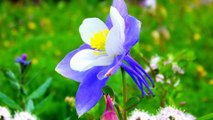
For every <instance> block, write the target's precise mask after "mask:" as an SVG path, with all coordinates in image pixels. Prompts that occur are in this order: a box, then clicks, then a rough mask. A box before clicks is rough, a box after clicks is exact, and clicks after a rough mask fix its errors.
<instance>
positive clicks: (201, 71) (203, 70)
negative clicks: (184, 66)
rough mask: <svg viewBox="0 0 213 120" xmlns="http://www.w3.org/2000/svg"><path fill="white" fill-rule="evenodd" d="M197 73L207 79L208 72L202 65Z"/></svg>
mask: <svg viewBox="0 0 213 120" xmlns="http://www.w3.org/2000/svg"><path fill="white" fill-rule="evenodd" d="M197 72H198V74H199V76H200V77H205V76H206V75H207V72H206V70H205V69H204V68H203V66H201V65H198V66H197Z"/></svg>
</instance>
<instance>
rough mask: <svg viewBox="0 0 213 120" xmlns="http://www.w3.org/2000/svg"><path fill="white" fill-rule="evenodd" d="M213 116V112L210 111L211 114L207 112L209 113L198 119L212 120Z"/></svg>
mask: <svg viewBox="0 0 213 120" xmlns="http://www.w3.org/2000/svg"><path fill="white" fill-rule="evenodd" d="M212 118H213V113H210V114H207V115H204V116H202V117H200V118H198V119H197V120H210V119H212Z"/></svg>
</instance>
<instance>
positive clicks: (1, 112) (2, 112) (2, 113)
mask: <svg viewBox="0 0 213 120" xmlns="http://www.w3.org/2000/svg"><path fill="white" fill-rule="evenodd" d="M2 118H3V120H11V115H10V112H9V110H8V109H7V108H5V107H1V106H0V119H2Z"/></svg>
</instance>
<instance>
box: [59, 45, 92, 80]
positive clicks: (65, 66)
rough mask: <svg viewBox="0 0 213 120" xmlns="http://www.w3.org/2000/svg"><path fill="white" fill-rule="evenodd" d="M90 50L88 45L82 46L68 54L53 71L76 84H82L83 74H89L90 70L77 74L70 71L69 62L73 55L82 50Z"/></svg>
mask: <svg viewBox="0 0 213 120" xmlns="http://www.w3.org/2000/svg"><path fill="white" fill-rule="evenodd" d="M88 48H90V47H89V46H88V45H86V44H84V45H82V46H81V47H80V48H78V49H76V50H74V51H72V52H70V53H68V54H67V55H66V56H65V57H64V59H63V60H62V61H61V62H60V63H59V64H58V65H57V67H56V68H55V70H56V71H57V72H58V73H60V74H61V75H63V76H64V77H67V78H70V79H73V80H75V81H77V82H82V80H83V79H84V78H85V74H87V73H89V72H90V70H88V71H85V72H78V71H75V70H72V69H71V67H70V60H71V58H72V57H73V55H75V54H76V53H77V52H79V51H81V50H83V49H88Z"/></svg>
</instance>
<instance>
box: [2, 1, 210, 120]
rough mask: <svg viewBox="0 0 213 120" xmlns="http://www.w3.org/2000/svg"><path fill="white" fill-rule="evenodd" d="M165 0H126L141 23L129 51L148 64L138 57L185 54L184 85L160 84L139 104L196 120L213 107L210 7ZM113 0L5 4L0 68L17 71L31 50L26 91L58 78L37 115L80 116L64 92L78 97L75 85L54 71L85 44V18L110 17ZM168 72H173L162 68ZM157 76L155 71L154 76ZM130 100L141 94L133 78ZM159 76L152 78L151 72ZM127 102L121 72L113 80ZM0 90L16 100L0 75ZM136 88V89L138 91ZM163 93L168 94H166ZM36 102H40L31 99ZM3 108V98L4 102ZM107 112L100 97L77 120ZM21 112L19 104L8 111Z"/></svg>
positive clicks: (206, 4) (129, 83)
mask: <svg viewBox="0 0 213 120" xmlns="http://www.w3.org/2000/svg"><path fill="white" fill-rule="evenodd" d="M204 1H205V0H188V1H183V0H161V1H157V8H156V10H150V9H146V8H145V7H144V6H142V5H141V4H140V3H139V1H137V0H129V1H127V0H126V3H127V6H128V11H129V14H131V15H132V16H134V17H136V18H138V19H139V20H140V21H142V32H141V35H140V41H139V43H138V44H137V45H136V46H135V47H133V49H132V50H131V53H132V56H133V58H135V59H136V60H137V61H138V62H139V63H140V64H141V65H142V66H143V67H144V68H145V66H146V64H145V63H144V61H143V60H142V59H141V57H140V56H139V54H143V56H144V57H145V58H146V59H147V60H148V61H150V59H151V57H152V56H154V55H159V56H160V57H162V58H165V59H166V58H167V56H168V55H173V56H174V57H175V58H176V57H177V56H178V55H179V56H180V57H182V58H184V57H187V58H188V59H187V60H186V61H184V62H182V61H177V62H178V63H179V64H180V66H181V67H182V68H183V69H184V71H185V74H184V75H181V76H178V77H179V78H180V79H181V80H180V84H179V85H178V86H177V87H171V86H169V85H168V84H161V83H157V82H156V87H155V88H154V89H153V91H154V93H155V97H151V96H149V97H145V98H144V99H143V100H142V102H141V103H140V105H139V106H137V108H139V109H144V110H146V111H148V112H150V113H156V112H157V110H158V109H159V108H160V106H162V103H161V102H162V96H163V98H164V99H163V101H164V103H165V104H166V105H172V106H176V107H178V108H180V109H183V110H185V111H186V112H189V113H191V114H193V115H195V116H196V117H200V116H203V115H205V114H208V113H210V112H213V94H212V91H213V73H212V71H213V66H212V62H213V53H212V50H213V30H212V28H213V22H212V20H213V16H212V12H213V4H212V1H211V0H210V1H209V2H208V0H206V1H207V2H206V3H205V2H204ZM111 2H112V1H111V0H79V1H77V0H64V1H62V0H52V1H51V0H45V1H43V0H41V1H40V2H39V0H38V1H36V0H34V2H33V1H31V0H11V1H10V0H1V1H0V56H1V57H0V69H8V70H12V71H13V72H14V73H16V74H17V76H18V72H19V70H18V65H17V63H15V59H16V58H17V57H18V56H20V55H21V54H22V53H26V54H27V55H28V58H29V59H30V60H32V66H31V69H30V71H29V72H28V73H27V78H32V77H33V76H36V77H35V79H34V80H33V82H32V83H30V84H29V86H28V89H27V92H29V91H33V90H35V89H36V88H37V87H38V86H40V85H41V84H42V83H43V82H45V80H46V79H47V78H49V77H52V79H53V81H52V83H51V85H50V88H49V89H48V91H47V93H45V95H44V96H43V97H42V98H39V99H40V100H42V99H44V98H45V97H46V96H48V95H52V97H51V99H48V101H47V102H45V104H44V105H43V106H42V107H40V108H39V109H35V110H34V111H33V114H35V115H37V116H38V117H39V118H40V119H41V120H42V119H55V120H56V119H57V120H61V119H66V118H68V117H70V118H71V119H77V116H76V112H75V107H74V106H72V105H70V104H68V103H66V102H65V98H66V97H67V96H70V97H75V93H76V91H77V88H78V83H76V82H74V81H72V80H69V79H66V78H64V77H62V76H61V75H59V74H58V73H56V72H55V70H54V69H55V67H56V65H57V64H58V63H59V62H60V61H61V60H62V58H63V57H64V56H65V55H66V54H67V53H69V52H70V51H72V50H74V49H76V48H78V47H79V46H80V45H81V44H82V43H83V41H82V40H81V38H80V34H79V31H78V30H79V26H80V24H81V23H82V21H83V20H84V19H85V18H88V17H98V18H100V19H101V20H103V21H105V20H106V17H107V16H108V14H109V9H110V6H111ZM160 69H161V70H162V71H164V73H171V71H169V70H167V69H164V68H163V66H161V68H160ZM152 77H153V76H152ZM127 79H128V93H129V94H128V97H129V98H130V97H132V96H134V95H136V96H140V95H141V93H140V91H139V90H138V89H137V87H136V85H135V83H134V82H133V80H131V78H130V77H129V76H128V77H127ZM153 79H154V77H153ZM108 85H109V86H111V87H112V88H113V89H114V91H115V94H116V96H117V98H116V102H118V103H122V80H121V73H120V72H118V73H116V74H115V75H113V76H112V77H111V78H110V80H109V81H108ZM0 91H1V92H2V93H5V94H6V95H8V96H10V97H11V98H12V99H14V101H18V100H17V99H16V98H17V92H16V91H15V90H14V89H13V88H12V86H11V85H10V84H9V81H8V78H6V77H5V76H4V74H3V73H2V72H1V73H0ZM136 91H137V92H136ZM165 91H166V94H165ZM34 102H35V103H37V102H38V101H34ZM0 105H1V106H4V103H3V102H1V101H0ZM104 109H105V103H104V100H103V99H102V100H101V101H100V102H99V103H98V105H97V106H96V107H94V108H93V109H92V110H91V111H89V112H88V113H87V114H86V115H84V116H82V117H81V118H80V119H82V120H83V119H91V120H92V119H99V117H100V116H101V114H102V113H103V111H104ZM11 110H12V111H16V110H15V109H11Z"/></svg>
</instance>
